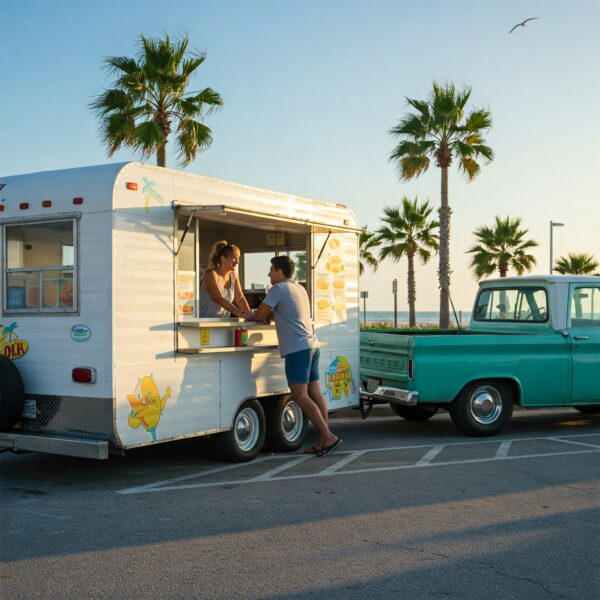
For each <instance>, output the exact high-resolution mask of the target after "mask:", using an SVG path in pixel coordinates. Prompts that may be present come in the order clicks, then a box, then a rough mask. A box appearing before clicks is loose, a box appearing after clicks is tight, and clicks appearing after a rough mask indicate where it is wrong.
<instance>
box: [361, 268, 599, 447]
mask: <svg viewBox="0 0 600 600" xmlns="http://www.w3.org/2000/svg"><path fill="white" fill-rule="evenodd" d="M360 380H361V403H362V406H361V408H362V409H363V415H366V414H368V411H369V410H370V408H371V407H372V405H373V404H374V403H384V402H387V403H389V404H390V407H391V408H392V410H393V411H394V412H395V413H396V414H397V415H398V416H400V417H403V418H404V419H408V420H411V421H425V420H427V419H429V418H430V417H431V416H433V415H434V414H435V413H436V412H437V411H438V410H439V409H440V408H443V409H446V410H448V411H449V412H450V416H451V418H452V421H453V422H454V424H455V425H456V426H457V427H458V428H460V429H461V430H462V431H464V432H465V433H467V434H469V435H474V436H487V435H494V434H497V433H498V432H500V431H501V430H502V428H503V427H504V426H505V425H506V423H507V422H508V421H509V420H510V418H511V415H512V412H513V406H514V405H515V404H516V405H518V406H522V407H525V408H529V407H532V408H533V407H548V406H572V407H573V408H575V409H577V410H578V411H580V412H582V413H600V277H584V276H568V275H557V276H527V277H507V278H502V279H494V280H488V281H485V282H483V283H481V284H480V286H479V290H478V293H477V297H476V299H475V304H474V307H473V312H472V316H471V322H470V324H469V327H468V328H467V329H466V330H465V329H462V330H461V329H458V330H456V331H426V330H424V331H414V330H411V331H397V330H394V331H363V332H361V336H360Z"/></svg>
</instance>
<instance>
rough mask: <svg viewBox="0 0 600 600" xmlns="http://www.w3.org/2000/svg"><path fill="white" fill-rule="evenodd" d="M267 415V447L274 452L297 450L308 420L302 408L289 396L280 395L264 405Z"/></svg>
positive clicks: (302, 440)
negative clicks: (275, 399)
mask: <svg viewBox="0 0 600 600" xmlns="http://www.w3.org/2000/svg"><path fill="white" fill-rule="evenodd" d="M265 413H266V416H267V447H268V448H269V449H270V450H274V451H276V452H293V451H294V450H298V448H300V446H301V445H302V443H303V442H304V438H305V437H306V429H307V426H308V420H307V419H306V418H305V417H304V413H303V412H302V409H301V408H300V407H299V406H298V405H297V404H296V403H295V402H293V401H292V400H291V399H290V397H289V396H282V397H281V398H279V399H278V400H277V401H275V402H269V403H267V404H266V406H265Z"/></svg>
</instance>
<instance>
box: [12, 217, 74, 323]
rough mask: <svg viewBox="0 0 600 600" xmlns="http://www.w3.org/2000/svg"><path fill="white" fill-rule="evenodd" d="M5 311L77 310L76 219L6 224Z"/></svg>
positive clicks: (67, 311)
mask: <svg viewBox="0 0 600 600" xmlns="http://www.w3.org/2000/svg"><path fill="white" fill-rule="evenodd" d="M4 240H5V241H4V244H5V248H4V256H5V257H6V258H5V264H4V289H5V290H6V292H5V294H4V297H3V300H2V302H3V310H4V312H9V313H10V312H15V313H71V312H77V310H78V306H77V304H78V302H77V254H78V253H77V220H76V219H66V220H57V221H43V222H38V223H19V224H14V225H5V226H4Z"/></svg>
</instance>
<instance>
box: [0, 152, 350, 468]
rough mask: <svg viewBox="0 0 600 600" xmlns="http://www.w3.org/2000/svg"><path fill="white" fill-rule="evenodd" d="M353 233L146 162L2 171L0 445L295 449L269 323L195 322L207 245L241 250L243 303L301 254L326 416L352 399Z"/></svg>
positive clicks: (57, 449) (312, 213)
mask: <svg viewBox="0 0 600 600" xmlns="http://www.w3.org/2000/svg"><path fill="white" fill-rule="evenodd" d="M358 233H359V229H358V227H357V223H356V219H355V217H354V215H353V214H352V211H351V210H350V209H349V208H348V207H346V206H345V205H342V204H330V203H325V202H322V201H318V200H310V199H306V198H300V197H298V196H293V195H290V194H282V193H277V192H272V191H267V190H263V189H258V188H254V187H249V186H245V185H239V184H236V183H231V182H228V181H222V180H217V179H213V178H210V177H204V176H199V175H194V174H191V173H184V172H179V171H174V170H171V169H164V168H159V167H154V166H151V165H146V164H142V163H123V164H110V165H103V166H94V167H85V168H77V169H68V170H60V171H51V172H44V173H33V174H26V175H18V176H11V177H2V178H0V248H1V253H2V261H1V262H2V270H3V272H2V278H1V285H2V294H1V298H2V309H1V313H0V432H1V433H0V447H9V448H12V449H15V450H19V449H22V450H34V451H43V452H51V453H56V454H67V455H74V456H86V457H90V458H107V457H108V456H109V453H111V452H117V453H118V452H123V451H125V450H129V449H132V448H137V447H140V446H146V445H149V444H155V443H159V442H166V441H171V440H178V439H182V438H187V437H192V436H203V435H216V436H218V441H219V445H220V447H221V449H222V450H223V452H224V453H225V455H226V456H227V457H228V458H229V459H231V460H235V461H243V460H250V459H252V458H254V457H255V456H256V455H257V454H258V452H260V451H261V449H262V448H263V446H264V445H265V444H266V445H267V447H269V448H270V449H273V450H276V451H291V450H295V449H297V448H298V447H299V446H300V445H301V444H302V442H303V439H304V436H305V432H306V420H305V418H304V417H303V415H302V412H301V411H300V409H299V407H298V406H297V405H296V404H295V403H294V402H291V400H290V397H289V389H288V387H287V383H286V379H285V374H284V368H283V361H282V359H281V358H280V356H279V348H278V344H277V336H276V334H275V328H274V325H273V324H270V323H254V322H244V321H242V320H240V319H236V318H220V319H215V318H212V319H204V318H200V315H199V312H198V309H199V306H198V298H199V289H200V284H201V280H202V276H203V273H204V270H205V269H206V268H207V262H208V253H209V249H210V248H211V246H212V245H213V243H214V242H216V241H217V240H222V239H225V240H227V241H228V242H229V243H232V244H235V245H236V246H238V247H239V248H240V249H241V251H242V255H241V259H240V264H239V266H238V275H239V278H240V281H241V284H242V287H243V289H244V292H245V295H246V297H247V299H248V302H249V303H250V306H251V308H256V307H258V305H259V304H260V302H261V301H262V299H263V298H264V297H265V294H266V292H267V291H268V285H269V279H268V276H267V273H268V269H269V266H270V262H269V261H270V258H271V257H272V256H274V255H278V254H287V255H289V256H290V257H291V258H292V259H293V260H294V262H295V263H296V273H295V278H296V279H297V281H298V282H299V283H300V284H301V285H303V286H305V288H306V290H307V292H308V295H309V298H310V301H311V309H312V318H313V323H314V327H315V333H316V335H317V337H318V339H319V341H320V343H321V346H322V347H321V360H320V368H321V384H322V390H323V393H324V395H325V397H326V398H327V399H328V402H329V408H330V410H331V411H334V410H337V409H340V408H346V407H350V406H358V404H359V389H358V370H359V354H358V353H359V302H358V299H359V289H358V274H359V268H358V266H359V264H358ZM240 326H243V327H244V328H245V329H246V330H247V345H244V346H239V345H238V346H236V345H235V329H236V328H239V327H240ZM238 342H239V337H238Z"/></svg>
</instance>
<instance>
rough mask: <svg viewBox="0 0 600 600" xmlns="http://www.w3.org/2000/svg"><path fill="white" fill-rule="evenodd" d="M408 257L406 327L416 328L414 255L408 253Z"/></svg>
mask: <svg viewBox="0 0 600 600" xmlns="http://www.w3.org/2000/svg"><path fill="white" fill-rule="evenodd" d="M407 257H408V326H409V327H416V326H417V315H416V312H415V303H416V301H417V292H416V286H415V255H414V254H411V253H409V254H408V255H407Z"/></svg>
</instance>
